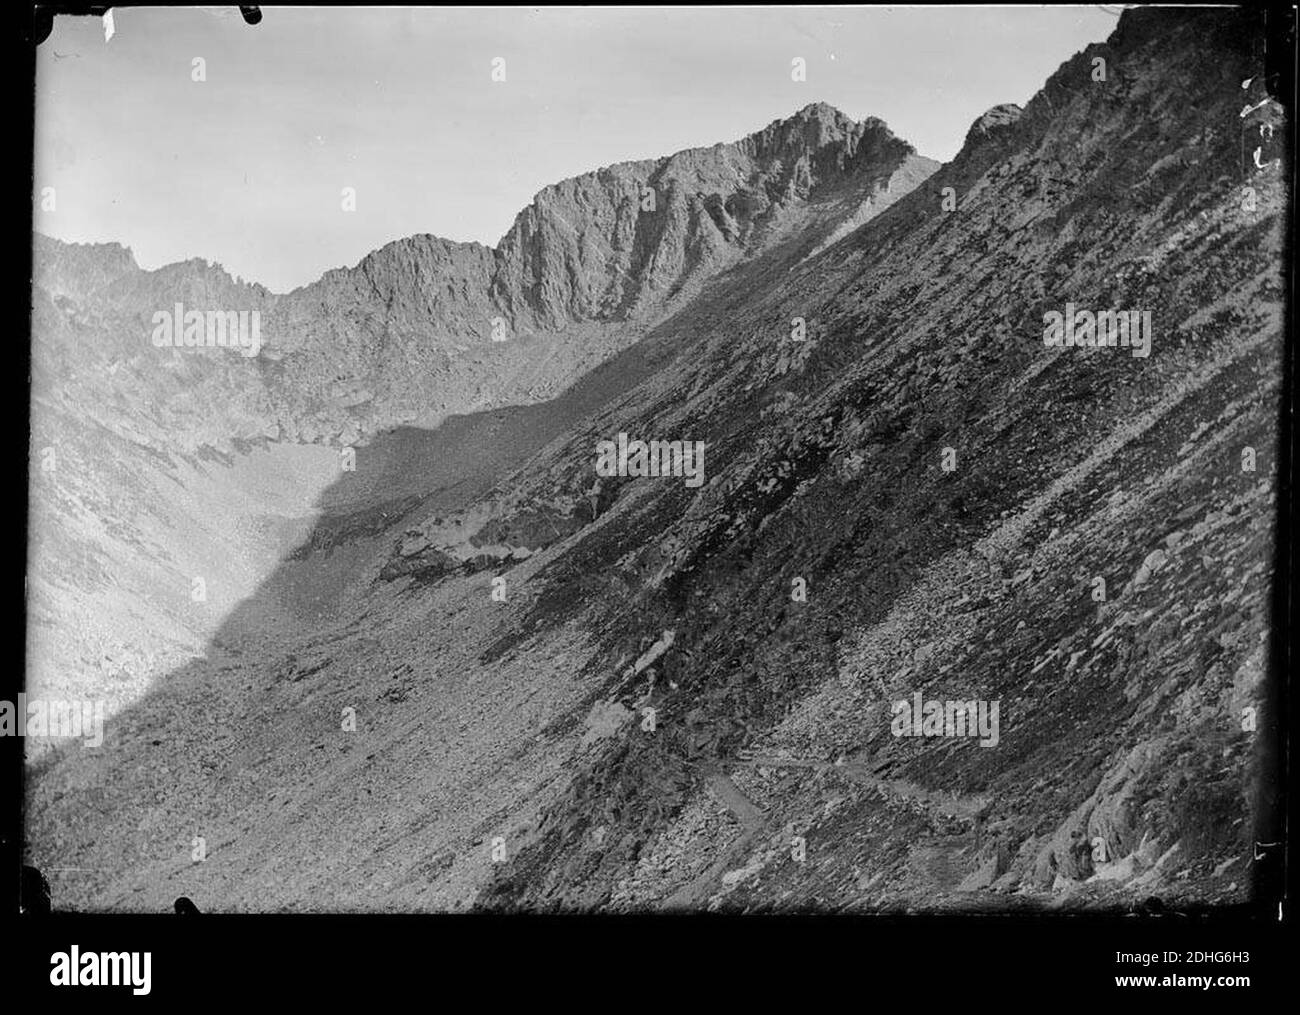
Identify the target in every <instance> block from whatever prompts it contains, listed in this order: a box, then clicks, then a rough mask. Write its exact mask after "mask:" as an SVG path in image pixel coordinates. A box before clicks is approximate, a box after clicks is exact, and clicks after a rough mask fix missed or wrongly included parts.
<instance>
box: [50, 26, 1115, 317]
mask: <svg viewBox="0 0 1300 1015" xmlns="http://www.w3.org/2000/svg"><path fill="white" fill-rule="evenodd" d="M263 11H264V18H263V21H262V23H261V24H260V25H257V26H248V25H246V24H244V23H243V21H242V19H241V18H240V17H239V15H238V12H237V9H236V8H233V7H230V8H158V9H137V8H127V9H121V10H117V11H115V27H116V32H115V34H114V36H113V38H112V39H111V41H108V42H105V40H104V33H103V28H102V26H101V23H100V22H99V20H98V19H94V18H65V17H60V18H56V20H55V26H54V31H53V33H52V35H51V36H50V38H49V40H48V41H47V42H45V43H44V44H43V45H42V46H41V47H40V49H39V50H38V57H37V88H36V100H37V101H36V105H37V108H36V123H35V133H36V145H35V148H36V157H35V166H34V169H35V173H34V180H33V197H34V205H33V208H34V228H35V230H36V231H38V232H41V233H44V234H45V235H47V236H50V237H53V238H55V239H60V240H64V241H66V242H83V243H84V242H101V243H102V242H116V243H120V244H122V245H124V246H126V247H128V248H130V249H131V251H132V252H133V254H134V255H135V257H136V260H137V262H138V263H139V264H140V265H141V267H143V268H146V269H152V268H157V267H160V266H162V265H163V264H168V263H173V262H176V261H184V260H188V259H190V258H196V257H197V258H201V259H204V260H208V261H212V262H215V263H219V264H221V265H222V266H223V267H224V268H225V269H226V270H227V271H229V272H230V273H231V274H233V275H236V276H239V277H242V278H244V279H247V280H249V281H253V282H257V283H260V284H262V285H265V286H266V287H267V288H269V289H271V290H272V291H274V292H286V291H289V290H291V289H293V288H296V287H299V286H302V285H306V284H309V283H311V282H313V281H315V280H316V279H318V278H319V277H320V276H321V275H322V274H323V273H324V272H326V271H328V270H330V269H333V268H339V267H348V266H352V265H355V264H356V263H358V262H359V261H360V260H361V259H362V258H363V257H365V256H366V254H368V253H369V252H371V251H373V250H375V249H377V248H379V247H382V246H384V245H385V244H387V243H391V242H393V241H394V240H398V239H401V238H403V237H406V236H410V235H415V234H420V233H431V234H434V235H437V236H439V237H442V238H444V239H448V240H453V241H458V242H478V243H482V244H484V245H485V246H489V247H495V246H496V244H497V243H498V242H499V240H500V239H501V237H502V236H503V235H505V233H506V232H508V230H509V229H510V227H511V224H512V223H513V221H514V218H515V216H516V215H517V214H518V213H519V211H521V210H522V209H523V208H525V207H527V206H528V204H529V203H530V202H531V201H532V199H533V197H534V196H535V195H536V194H537V193H538V192H539V191H540V190H542V189H543V188H545V187H546V186H549V185H551V184H553V183H556V182H558V181H560V180H564V179H569V178H572V177H574V176H579V175H581V174H583V173H586V172H590V171H593V170H596V169H599V168H603V167H605V166H609V165H613V164H616V163H619V162H627V161H635V160H639V159H649V158H659V157H662V156H666V155H670V154H673V153H674V152H678V151H682V150H685V149H689V148H697V147H708V146H711V145H713V144H717V143H727V142H732V141H736V140H739V139H740V138H743V137H746V136H748V135H749V134H752V133H754V132H755V131H758V130H761V129H762V128H763V127H765V126H767V125H768V124H770V123H772V122H774V121H777V120H782V119H785V118H787V117H789V116H791V115H792V114H794V113H795V112H796V111H797V110H799V109H801V108H803V107H805V106H807V105H809V104H810V103H814V102H826V103H828V104H830V105H832V106H834V107H836V108H837V109H840V110H841V111H843V112H844V113H845V114H847V115H848V116H850V117H852V118H853V119H854V120H857V121H861V120H863V119H865V118H867V117H869V116H874V117H878V118H879V119H881V120H883V121H884V122H885V123H886V124H888V125H889V127H890V129H891V130H892V131H893V132H894V133H895V134H896V135H898V136H899V137H901V138H903V139H904V140H906V141H908V142H910V143H911V144H912V145H914V146H915V148H916V150H917V152H918V154H920V155H924V156H927V157H929V158H933V159H936V160H939V161H945V162H946V161H948V160H950V159H951V158H952V157H953V156H954V155H955V154H956V152H957V151H958V150H959V148H960V145H961V143H962V140H963V139H964V137H965V133H966V130H967V129H968V128H969V126H970V124H971V123H972V122H974V120H975V119H976V118H977V117H978V116H980V115H981V114H982V113H983V112H984V111H986V110H987V109H989V108H991V107H992V106H995V105H998V104H1000V103H1003V102H1014V103H1016V104H1018V105H1022V106H1023V105H1024V103H1025V102H1027V101H1028V99H1029V98H1030V97H1032V95H1033V94H1034V93H1035V92H1037V90H1038V89H1039V88H1040V87H1041V86H1042V84H1043V82H1044V81H1045V80H1046V78H1047V77H1048V76H1049V75H1050V74H1051V73H1053V72H1054V71H1055V70H1056V69H1057V67H1059V66H1060V65H1061V63H1063V62H1064V61H1066V60H1068V59H1069V58H1070V57H1071V56H1073V55H1074V54H1075V53H1076V52H1078V51H1079V50H1080V49H1082V48H1083V47H1084V46H1086V45H1088V44H1089V43H1091V42H1095V41H1100V40H1102V39H1104V38H1105V37H1106V36H1107V35H1108V34H1109V33H1110V32H1111V31H1112V30H1113V28H1114V24H1115V15H1114V14H1113V13H1111V12H1107V11H1104V10H1101V9H1100V8H1093V7H1073V8H1052V9H1023V8H1022V9H1017V10H1016V11H1015V12H1014V13H1010V12H1008V11H1006V10H1004V9H997V8H959V9H952V8H896V9H878V8H743V9H740V10H738V11H725V10H722V9H718V8H687V9H672V10H655V9H650V8H638V9H602V8H576V9H575V8H547V9H543V10H531V11H523V12H520V11H517V10H508V9H507V10H503V9H479V10H465V9H461V10H432V9H424V8H418V9H402V8H384V9H377V10H369V9H356V8H287V9H284V8H264V9H263ZM719 39H725V40H726V45H719V42H718V40H719ZM794 57H799V58H801V59H803V60H804V61H805V62H806V80H804V81H794V80H792V75H791V60H792V59H793V58H794ZM196 59H198V60H202V78H203V79H202V80H193V77H194V75H195V73H196V66H197V65H196V64H195V63H194V61H195V60H196ZM498 59H500V60H504V65H503V66H504V70H505V80H495V81H494V80H493V76H492V72H493V69H494V68H495V67H497V66H498V65H497V64H496V63H494V61H496V60H498ZM106 83H107V84H106ZM45 187H53V188H54V192H55V196H56V207H55V209H54V210H53V211H49V210H45V209H44V208H43V202H42V193H43V189H44V188H45ZM347 187H351V188H354V189H355V194H356V198H355V210H354V211H344V210H343V204H344V203H345V198H344V194H345V192H344V188H347Z"/></svg>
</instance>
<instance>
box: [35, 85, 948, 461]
mask: <svg viewBox="0 0 1300 1015" xmlns="http://www.w3.org/2000/svg"><path fill="white" fill-rule="evenodd" d="M936 166H937V164H936V163H933V162H931V161H930V160H926V159H923V158H920V157H919V156H916V155H915V153H914V151H913V150H912V148H911V146H910V145H908V144H907V143H906V142H903V141H901V140H899V139H897V138H895V137H894V136H893V134H892V133H891V132H890V131H889V129H888V128H887V127H885V125H884V124H883V123H882V122H880V121H879V120H876V119H868V120H865V121H863V122H862V123H860V124H859V123H854V122H853V121H852V120H851V119H849V118H848V117H846V116H844V115H843V114H842V113H839V112H838V111H836V110H834V109H832V108H831V107H829V106H826V105H825V104H814V105H810V106H808V107H806V108H805V109H803V110H801V111H800V112H798V113H796V114H795V115H794V116H792V117H790V118H789V119H787V120H784V121H776V122H774V123H773V124H771V125H769V126H768V127H767V128H765V129H763V130H762V131H759V132H757V133H755V134H753V135H751V136H749V137H747V138H744V139H742V140H741V141H739V142H735V143H732V144H718V145H714V146H713V147H711V148H702V149H690V150H687V151H683V152H679V153H677V154H676V155H672V156H667V157H664V158H661V159H656V160H646V161H641V162H629V163H622V164H619V165H615V166H611V167H609V168H607V169H602V170H598V171H595V172H591V173H587V174H584V175H582V176H579V177H575V178H573V179H570V180H566V181H563V182H562V183H559V184H556V185H554V186H551V187H548V188H546V189H545V190H543V191H542V192H541V193H539V194H538V195H537V196H536V198H535V199H534V201H533V203H532V204H531V205H530V206H529V207H528V208H526V209H524V210H523V211H521V212H520V213H519V215H518V216H517V218H516V220H515V223H514V225H513V227H512V228H511V230H510V231H509V232H508V233H507V234H506V235H505V236H504V237H503V238H502V240H501V242H500V243H499V244H498V245H497V247H496V248H495V249H490V248H487V247H484V246H482V245H480V244H476V243H453V242H450V241H447V240H442V239H439V238H437V237H434V236H428V235H422V236H413V237H409V238H406V239H402V240H397V241H395V242H393V243H390V244H388V245H386V246H384V247H382V248H380V249H379V250H376V251H374V252H372V253H371V254H369V255H367V256H366V257H365V258H363V259H362V261H361V262H360V263H359V264H358V265H356V266H355V267H353V268H341V269H336V270H334V271H330V272H327V273H326V274H325V275H324V276H323V277H322V278H321V279H320V280H319V281H318V282H315V283H312V284H311V285H308V286H304V287H302V288H299V289H296V290H294V291H293V292H291V293H287V294H284V295H275V294H272V293H270V292H269V291H267V290H266V289H264V288H263V287H261V286H257V285H251V284H247V283H242V282H240V281H238V280H236V279H234V278H232V277H230V276H229V275H228V274H227V273H226V272H224V271H223V270H222V269H221V268H220V267H219V266H215V265H211V264H209V263H207V262H204V261H201V260H193V261H189V262H185V263H183V264H178V265H168V266H166V267H164V268H160V269H157V270H155V271H149V272H144V271H140V270H138V269H135V265H134V261H133V260H132V259H131V258H130V255H129V252H126V251H124V250H123V248H121V247H118V246H117V245H89V246H79V247H71V248H70V247H66V246H65V245H62V244H58V243H56V242H54V241H50V240H48V239H47V238H45V237H41V236H38V237H37V238H36V253H35V269H34V276H35V284H36V286H37V287H38V289H48V290H49V291H50V292H51V293H52V294H54V295H62V296H65V297H67V296H72V297H75V298H76V299H75V301H76V302H77V303H78V304H79V306H78V310H79V311H80V312H81V314H83V315H97V316H98V317H100V318H102V320H99V321H98V322H89V323H91V326H92V327H93V326H94V324H95V323H97V324H98V326H99V331H100V332H101V333H100V334H96V335H94V336H93V337H91V336H87V337H86V338H85V339H83V340H85V341H91V342H94V343H95V344H96V345H98V346H100V347H104V346H109V345H112V346H113V347H114V348H115V350H116V355H117V356H118V357H119V358H125V359H128V360H129V361H131V363H136V362H141V361H140V357H142V356H143V357H153V358H154V359H156V356H157V352H156V350H153V349H151V348H149V346H148V337H149V335H150V334H151V332H152V327H151V326H150V325H149V324H148V321H149V318H150V316H151V315H152V314H153V313H154V312H155V311H156V310H159V309H170V307H171V306H172V305H173V303H174V302H176V301H182V302H184V303H185V304H186V305H187V306H190V307H209V306H214V305H215V306H217V307H220V308H233V309H249V310H259V311H260V313H261V315H262V335H261V337H262V342H263V346H264V352H263V356H262V357H260V358H259V359H258V360H256V361H254V362H250V363H241V362H239V361H238V360H232V359H231V358H230V357H228V356H226V357H213V356H211V355H204V356H202V357H192V356H191V357H190V358H191V359H194V360H196V364H197V365H194V366H187V368H185V369H184V373H185V374H186V383H187V385H189V386H190V387H199V388H209V389H210V394H208V395H207V396H206V397H204V396H203V395H200V396H198V397H199V398H200V399H202V400H203V401H205V402H206V403H207V404H205V405H203V406H202V410H203V411H201V412H200V413H198V414H197V415H199V416H202V417H203V418H204V419H206V420H213V419H216V420H218V421H221V422H223V423H224V422H228V423H229V424H230V425H229V426H228V427H227V428H226V429H227V433H228V435H229V436H228V438H227V439H226V440H225V441H222V440H221V439H220V438H219V437H216V436H215V435H214V434H213V432H212V431H213V430H215V429H219V427H212V428H208V427H203V428H201V431H202V432H201V433H200V434H196V435H195V436H194V439H193V441H191V446H192V447H198V446H200V445H201V444H203V443H208V442H212V443H214V446H216V447H218V448H219V449H220V450H223V451H224V450H228V449H229V443H228V440H229V437H234V438H239V439H244V440H250V439H251V440H257V439H265V438H283V439H288V440H303V441H326V442H329V443H337V444H354V443H357V442H358V441H361V440H364V439H366V438H368V437H370V436H372V435H374V434H376V433H382V432H384V431H386V430H388V429H391V428H392V427H393V426H396V425H400V424H403V423H410V422H416V421H419V422H422V423H424V424H426V425H427V424H431V423H435V422H437V421H438V420H440V419H442V418H444V417H445V416H447V415H448V414H451V413H454V412H466V411H474V410H477V409H481V408H487V407H491V406H492V405H501V404H511V403H515V404H518V403H523V402H532V401H538V400H540V399H542V398H546V397H551V396H554V395H555V394H557V393H558V391H559V390H561V389H562V388H563V387H565V386H567V385H568V384H569V383H570V382H571V381H572V378H573V377H574V376H576V375H579V374H581V373H583V372H585V371H586V370H588V369H590V368H591V367H592V366H594V365H595V364H596V363H598V362H600V361H601V360H603V359H606V358H607V357H608V356H609V355H611V354H612V353H613V352H616V351H617V350H618V349H621V348H625V347H627V346H628V345H630V344H631V343H632V342H634V341H636V339H637V338H639V337H640V336H641V335H642V334H644V331H645V329H646V327H648V326H649V325H651V324H652V323H653V322H654V321H655V320H657V319H659V318H661V317H662V316H663V314H665V313H667V312H670V311H671V310H672V308H674V307H677V306H680V305H683V304H684V302H685V301H687V300H688V299H689V298H691V297H692V296H693V295H694V294H695V293H697V292H698V291H699V289H700V288H701V287H702V286H704V285H705V284H707V283H708V282H709V281H710V280H711V279H712V278H714V277H716V276H717V275H718V274H719V273H721V272H722V271H725V270H727V269H729V268H731V267H733V266H734V265H735V264H737V263H739V262H741V261H743V260H746V259H750V258H753V257H755V256H759V255H761V254H762V253H763V252H765V251H767V250H770V249H771V248H772V246H773V245H775V244H777V243H779V242H780V241H781V240H782V238H783V237H786V236H788V235H790V234H792V233H797V232H805V233H809V234H811V233H812V232H813V231H815V230H816V229H818V228H820V223H821V222H823V221H824V222H825V224H826V227H827V228H834V227H835V226H836V225H838V224H839V222H840V221H841V220H843V218H844V217H845V216H847V215H849V214H852V213H856V212H858V211H859V209H860V208H861V205H862V203H863V202H864V201H866V200H868V199H869V198H870V197H872V196H873V195H874V194H877V193H878V192H879V191H881V190H882V189H885V188H888V189H890V190H892V191H893V192H894V195H895V196H897V195H898V194H900V193H903V192H906V190H907V189H909V188H910V187H911V186H914V185H915V184H916V183H917V182H919V180H920V179H923V178H924V176H925V175H927V174H928V172H929V171H932V169H933V168H934V167H936ZM651 202H653V203H651ZM70 274H72V275H77V276H78V277H79V278H80V279H89V281H86V282H83V283H80V284H81V285H82V290H74V291H70V290H68V288H67V284H66V283H65V282H64V281H63V280H64V278H65V276H67V275H70ZM47 280H48V281H47ZM494 329H495V331H496V334H495V336H494ZM494 337H495V338H497V339H500V341H494V340H493V339H494ZM151 362H152V361H151V360H148V359H146V360H144V361H143V366H144V368H145V369H148V367H149V366H150V363H151ZM145 379H146V378H145V376H138V377H137V380H138V381H141V382H143V381H144V380H145ZM89 400H93V399H89ZM232 400H233V401H234V403H235V405H236V406H237V407H238V408H237V409H236V410H234V411H231V410H230V409H229V406H230V404H231V402H232ZM268 407H269V410H270V411H269V412H268V411H267V409H268ZM239 409H244V410H245V411H244V412H240V411H239ZM245 415H248V416H252V417H255V418H262V419H264V420H265V418H266V417H268V416H269V417H270V419H271V422H270V423H269V424H268V423H266V422H263V423H262V425H261V426H257V427H254V426H250V425H249V423H248V421H247V420H246V419H244V418H241V417H242V416H245ZM228 416H229V417H233V418H230V419H229V420H227V419H226V417H228ZM163 429H165V431H166V432H167V434H168V442H173V441H175V440H176V438H177V436H178V431H180V433H181V435H183V431H184V422H183V420H181V419H179V418H175V417H173V418H171V419H169V420H167V421H166V425H165V427H163Z"/></svg>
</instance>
